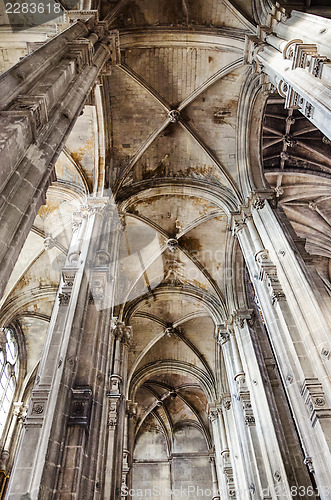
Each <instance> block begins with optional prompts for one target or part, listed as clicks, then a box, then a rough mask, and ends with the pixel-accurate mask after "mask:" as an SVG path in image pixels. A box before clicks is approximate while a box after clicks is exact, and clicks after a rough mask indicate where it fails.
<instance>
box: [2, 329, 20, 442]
mask: <svg viewBox="0 0 331 500" xmlns="http://www.w3.org/2000/svg"><path fill="white" fill-rule="evenodd" d="M18 364H19V363H18V345H17V341H16V338H15V333H14V330H13V329H12V328H9V327H8V328H4V329H3V330H2V332H0V436H1V435H2V433H3V430H4V427H5V424H6V421H7V418H8V414H9V411H10V407H11V404H12V402H13V398H14V394H15V389H16V386H17V380H18V369H19V366H18Z"/></svg>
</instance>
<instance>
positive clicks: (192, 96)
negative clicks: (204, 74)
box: [178, 57, 244, 111]
mask: <svg viewBox="0 0 331 500" xmlns="http://www.w3.org/2000/svg"><path fill="white" fill-rule="evenodd" d="M243 63H244V60H243V58H242V57H240V58H239V59H236V60H235V61H233V62H231V63H230V64H228V65H227V66H224V67H223V68H221V69H220V70H218V71H217V72H216V73H215V74H214V75H212V76H211V77H210V78H208V80H206V81H205V82H204V83H202V85H200V86H199V87H198V88H197V89H195V90H193V92H192V93H191V94H190V95H189V96H188V97H186V98H185V99H184V100H183V102H182V103H181V104H180V105H179V106H178V111H182V110H183V109H185V108H186V107H187V106H188V105H189V104H191V103H192V102H193V101H195V99H197V98H198V97H199V96H200V95H201V94H202V93H203V92H205V91H206V90H207V89H209V87H211V86H212V85H215V83H217V82H218V81H219V80H221V79H222V78H223V77H224V76H226V75H228V74H229V73H231V72H232V71H234V70H235V69H237V68H240V67H241V66H242V65H243Z"/></svg>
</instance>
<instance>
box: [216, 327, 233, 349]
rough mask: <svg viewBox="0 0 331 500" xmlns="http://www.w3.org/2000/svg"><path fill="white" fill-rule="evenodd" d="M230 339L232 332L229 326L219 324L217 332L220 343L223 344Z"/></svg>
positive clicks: (217, 339) (217, 340)
mask: <svg viewBox="0 0 331 500" xmlns="http://www.w3.org/2000/svg"><path fill="white" fill-rule="evenodd" d="M228 340H230V333H229V332H228V330H227V328H226V327H224V326H218V327H217V333H216V342H217V343H218V344H219V345H223V344H225V343H226V342H228Z"/></svg>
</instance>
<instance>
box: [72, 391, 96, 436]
mask: <svg viewBox="0 0 331 500" xmlns="http://www.w3.org/2000/svg"><path fill="white" fill-rule="evenodd" d="M91 407H92V389H91V388H90V387H89V386H81V387H76V388H72V389H71V402H70V412H69V420H68V425H79V426H81V427H85V428H86V429H87V428H88V425H89V422H90V417H91Z"/></svg>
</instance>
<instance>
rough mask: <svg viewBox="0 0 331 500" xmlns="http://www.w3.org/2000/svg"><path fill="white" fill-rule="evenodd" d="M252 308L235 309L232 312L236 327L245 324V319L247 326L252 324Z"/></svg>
mask: <svg viewBox="0 0 331 500" xmlns="http://www.w3.org/2000/svg"><path fill="white" fill-rule="evenodd" d="M253 316H254V309H237V311H235V313H234V322H235V323H236V325H237V326H238V328H240V329H243V328H244V326H245V321H247V324H248V325H249V326H253V323H254V319H253Z"/></svg>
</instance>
